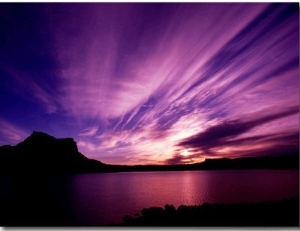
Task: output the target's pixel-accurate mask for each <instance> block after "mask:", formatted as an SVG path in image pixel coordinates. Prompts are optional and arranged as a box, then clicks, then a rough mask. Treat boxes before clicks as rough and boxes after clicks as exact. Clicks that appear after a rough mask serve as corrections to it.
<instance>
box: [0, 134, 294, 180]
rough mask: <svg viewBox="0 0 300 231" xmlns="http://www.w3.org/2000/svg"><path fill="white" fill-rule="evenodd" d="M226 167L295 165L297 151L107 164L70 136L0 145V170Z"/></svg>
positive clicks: (35, 136) (37, 136)
mask: <svg viewBox="0 0 300 231" xmlns="http://www.w3.org/2000/svg"><path fill="white" fill-rule="evenodd" d="M226 169H299V154H294V155H286V156H266V157H247V158H237V159H227V158H222V159H206V160H205V161H204V162H202V163H196V164H187V165H135V166H126V165H109V164H104V163H102V162H100V161H97V160H93V159H88V158H87V157H85V156H84V155H83V154H81V153H80V152H79V151H78V149H77V144H76V142H75V141H74V139H73V138H64V139H57V138H55V137H53V136H50V135H48V134H46V133H43V132H36V131H34V132H33V133H32V134H31V135H30V136H29V137H27V138H26V139H25V140H24V141H22V142H20V143H19V144H17V145H16V146H10V145H4V146H0V173H1V172H2V173H67V174H69V173H82V172H129V171H182V170H226Z"/></svg>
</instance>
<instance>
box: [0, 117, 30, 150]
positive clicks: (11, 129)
mask: <svg viewBox="0 0 300 231" xmlns="http://www.w3.org/2000/svg"><path fill="white" fill-rule="evenodd" d="M28 135H29V132H27V131H26V130H24V129H22V128H20V127H19V126H17V125H14V124H12V123H10V122H8V121H7V120H5V119H2V118H0V145H6V144H10V145H16V144H17V143H19V142H21V141H22V140H24V139H25V138H26V137H27V136H28Z"/></svg>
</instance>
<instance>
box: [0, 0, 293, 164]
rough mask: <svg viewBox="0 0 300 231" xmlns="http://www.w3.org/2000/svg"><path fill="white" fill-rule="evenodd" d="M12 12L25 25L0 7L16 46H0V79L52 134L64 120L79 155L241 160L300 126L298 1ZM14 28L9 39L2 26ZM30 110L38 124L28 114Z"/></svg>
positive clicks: (47, 7) (121, 159)
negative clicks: (1, 75)
mask: <svg viewBox="0 0 300 231" xmlns="http://www.w3.org/2000/svg"><path fill="white" fill-rule="evenodd" d="M8 8H9V7H8ZM18 10H19V11H20V12H23V13H24V14H23V17H24V18H28V20H29V21H28V22H27V21H26V20H22V17H21V18H19V17H18V19H15V21H14V20H13V18H14V17H17V12H18V11H13V13H12V15H13V16H12V17H10V16H8V15H7V14H6V13H5V12H6V10H2V11H3V12H2V11H1V10H0V14H1V15H3V17H4V18H5V19H6V21H5V25H6V27H4V29H5V28H6V29H5V32H6V33H4V34H6V35H8V36H9V37H10V38H11V40H7V41H13V42H12V44H10V43H8V44H6V43H4V42H3V43H2V45H0V46H2V48H3V52H4V53H3V54H5V55H6V59H1V60H0V67H1V69H3V70H4V71H5V72H7V73H8V77H7V78H5V79H4V78H2V79H1V80H0V81H3V82H4V83H5V84H7V83H9V84H8V85H9V86H10V87H11V88H12V89H14V92H18V95H19V96H20V98H22V99H23V100H29V101H32V102H34V104H35V103H37V105H38V106H42V107H41V108H42V109H43V110H44V112H46V113H47V119H48V118H49V119H51V121H52V123H53V124H54V125H53V127H56V128H57V127H62V126H60V124H61V123H64V124H65V126H64V128H66V129H61V130H68V131H61V132H59V135H60V136H63V134H68V136H74V137H75V138H76V139H77V140H78V143H79V145H78V146H79V148H80V150H81V151H82V152H83V153H84V154H86V155H87V156H88V157H93V158H96V159H99V160H102V161H104V160H107V161H108V162H109V161H112V162H113V163H119V164H124V163H130V164H138V163H141V162H143V163H164V162H165V161H168V160H169V162H170V163H175V162H176V161H177V162H180V163H184V162H193V161H201V160H202V159H203V158H205V157H207V156H215V157H217V156H218V155H219V156H225V155H228V156H230V155H232V156H233V155H234V156H238V155H246V153H245V151H247V153H251V152H252V151H254V150H255V151H257V152H258V151H263V150H266V149H267V148H269V147H270V146H272V145H274V144H275V142H276V140H277V141H278V142H279V143H280V142H281V141H280V137H281V136H280V135H278V137H277V136H276V137H277V138H278V139H277V138H276V139H275V137H274V136H270V133H273V134H282V137H283V136H285V135H287V134H290V133H293V132H295V130H296V131H297V129H298V125H299V124H298V119H297V118H296V117H295V114H296V112H295V110H296V109H295V108H292V107H293V106H297V105H299V99H298V98H299V97H298V95H299V92H298V82H299V80H298V79H299V78H298V76H299V64H298V60H299V43H298V40H299V38H298V37H299V35H298V34H299V25H298V24H299V9H298V5H297V4H269V3H251V4H244V3H241V4H237V3H234V4H229V3H218V4H215V3H212V4H208V3H193V4H183V3H175V4H152V3H151V4H133V3H131V4H106V3H89V4H37V5H28V6H22V5H18ZM10 11H11V10H10V9H8V10H7V12H10ZM18 15H19V14H18ZM35 17H36V18H40V20H36V18H35ZM11 20H12V21H11ZM23 21H24V22H23ZM13 22H14V23H15V24H14V25H15V26H16V27H17V28H19V29H18V30H16V31H15V32H14V29H13V28H12V30H10V29H8V28H10V27H9V25H13V24H12V23H13ZM29 32H32V33H33V34H31V33H29ZM17 38H23V41H21V40H19V39H17ZM3 44H4V45H3ZM5 44H6V46H5ZM13 44H14V46H13ZM24 44H26V46H24ZM19 54H20V55H19ZM5 55H3V57H5ZM27 57H28V60H27V59H26V58H27ZM9 77H12V78H9ZM1 83H2V82H1ZM0 87H1V86H0ZM13 97H14V96H11V98H13ZM8 98H9V97H8ZM11 102H15V101H11ZM5 105H7V104H5ZM34 106H35V105H34ZM6 108H7V107H4V106H3V110H9V109H6ZM284 108H287V110H286V111H285V110H284ZM288 108H290V109H288ZM0 109H2V107H1V104H0ZM274 109H276V110H274ZM279 109H282V110H283V111H278V110H279ZM28 111H29V112H28V114H27V116H39V115H38V113H36V112H37V109H36V107H34V108H31V110H28ZM270 111H272V112H273V114H272V113H270ZM291 111H292V112H293V113H294V114H289V113H292V112H291ZM14 113H16V112H14ZM285 113H287V114H285ZM289 115H290V116H289ZM58 118H59V122H58ZM28 121H29V120H28ZM47 121H48V120H47ZM62 121H63V122H62ZM36 126H37V125H36V124H30V125H28V127H30V128H31V129H32V130H35V127H36ZM41 127H43V126H41ZM44 128H45V132H47V129H49V126H48V125H47V126H44ZM52 130H57V129H52ZM64 132H65V133H64ZM72 134H73V135H72ZM271 138H272V141H271ZM238 140H239V142H238ZM247 142H249V143H252V144H253V146H252V149H253V150H252V151H251V147H250V146H249V145H248V144H247ZM259 142H262V143H261V144H260V143H259ZM226 145H227V146H226ZM243 150H244V151H243Z"/></svg>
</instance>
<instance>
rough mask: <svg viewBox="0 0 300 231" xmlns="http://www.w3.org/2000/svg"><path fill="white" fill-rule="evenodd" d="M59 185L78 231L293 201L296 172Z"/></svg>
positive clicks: (88, 179) (121, 177)
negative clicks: (191, 208) (145, 215)
mask: <svg viewBox="0 0 300 231" xmlns="http://www.w3.org/2000/svg"><path fill="white" fill-rule="evenodd" d="M65 180H66V184H68V188H69V193H70V196H69V198H68V200H69V204H68V205H67V206H69V209H70V210H71V212H72V214H73V215H72V216H74V217H76V219H77V221H78V222H79V223H80V224H84V225H103V224H107V223H109V222H120V221H122V218H123V217H124V215H134V214H135V213H138V212H140V211H141V209H143V208H147V207H153V206H159V207H163V206H164V205H166V204H173V205H174V206H175V207H178V206H179V205H182V204H185V205H197V204H202V203H204V202H208V203H238V202H255V201H266V200H280V199H283V198H290V197H297V196H298V195H299V171H297V170H296V171H277V170H249V171H248V170H243V171H181V172H176V171H174V172H128V173H105V174H82V175H77V176H75V177H71V178H69V179H65ZM55 182H56V180H55V181H53V185H55V184H56V183H55ZM57 196H58V197H60V195H59V194H57ZM63 203H64V202H63Z"/></svg>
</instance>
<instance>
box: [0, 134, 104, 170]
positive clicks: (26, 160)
mask: <svg viewBox="0 0 300 231" xmlns="http://www.w3.org/2000/svg"><path fill="white" fill-rule="evenodd" d="M105 166H106V165H105V164H103V163H101V162H100V161H96V160H91V159H88V158H87V157H85V156H84V155H82V154H81V153H80V152H79V151H78V149H77V144H76V142H75V141H74V140H73V139H72V138H64V139H56V138H55V137H53V136H50V135H48V134H46V133H43V132H36V131H34V132H33V133H32V134H31V135H30V136H29V137H27V138H26V139H25V140H24V141H23V142H21V143H19V144H17V145H16V146H10V145H5V146H1V147H0V167H1V170H0V171H2V172H3V171H4V172H18V173H20V172H21V173H22V172H26V173H27V172H59V173H73V172H86V171H102V170H103V168H104V167H105Z"/></svg>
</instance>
